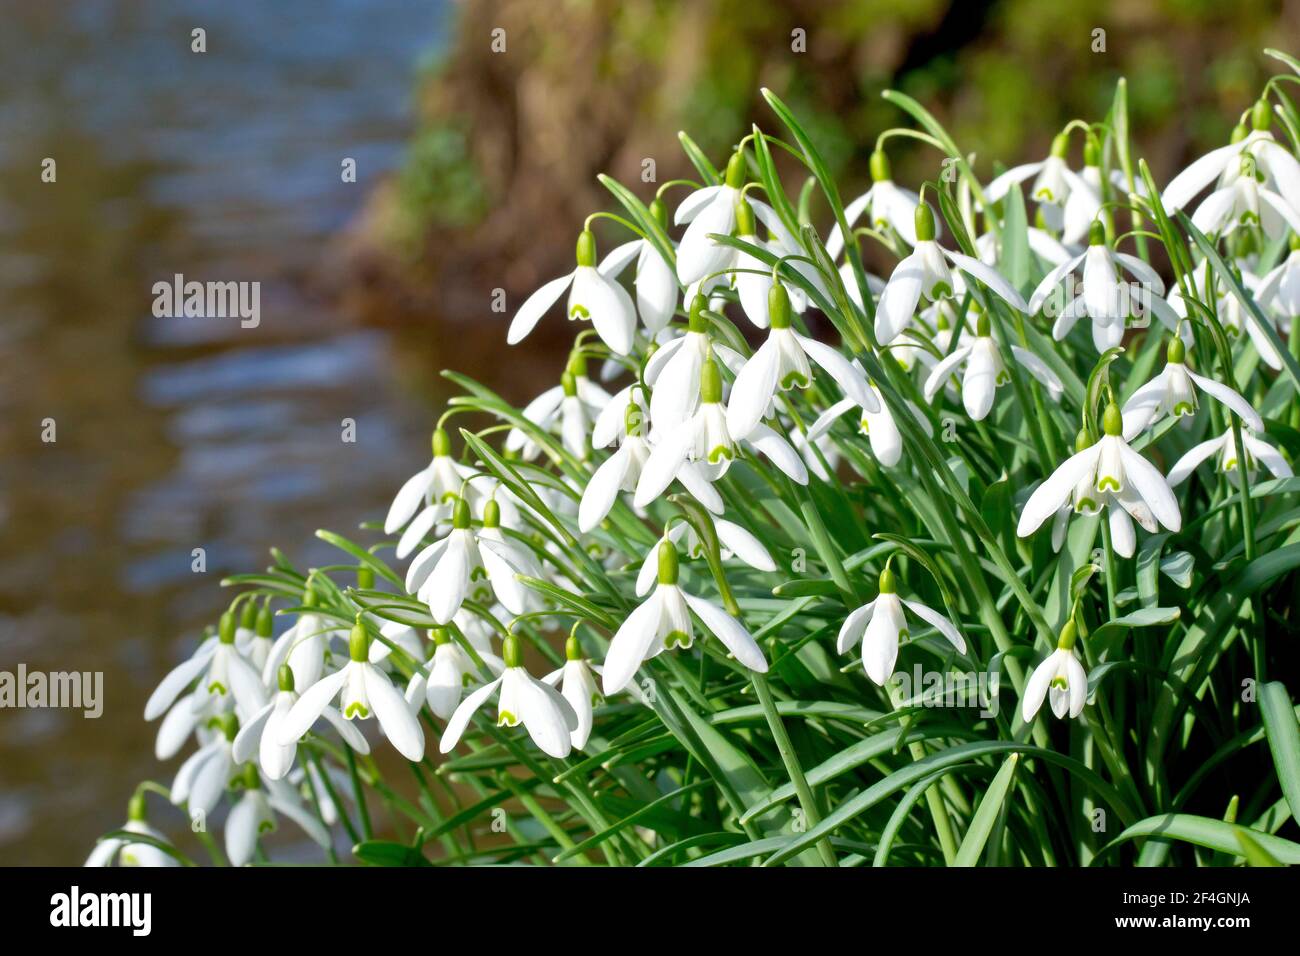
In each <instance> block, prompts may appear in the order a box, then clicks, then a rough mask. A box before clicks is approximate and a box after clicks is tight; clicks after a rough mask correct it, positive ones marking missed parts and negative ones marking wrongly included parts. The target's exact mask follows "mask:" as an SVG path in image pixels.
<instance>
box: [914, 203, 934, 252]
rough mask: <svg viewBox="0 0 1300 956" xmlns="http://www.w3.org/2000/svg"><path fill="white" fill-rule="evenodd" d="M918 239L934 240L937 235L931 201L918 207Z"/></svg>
mask: <svg viewBox="0 0 1300 956" xmlns="http://www.w3.org/2000/svg"><path fill="white" fill-rule="evenodd" d="M914 219H915V223H916V241H917V242H933V241H934V236H935V228H934V212H933V210H931V209H930V204H929V203H925V202H923V203H921V204H920V205H919V206H917V207H916V214H915V217H914Z"/></svg>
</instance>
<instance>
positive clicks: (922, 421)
mask: <svg viewBox="0 0 1300 956" xmlns="http://www.w3.org/2000/svg"><path fill="white" fill-rule="evenodd" d="M855 363H856V360H855ZM871 392H872V394H873V395H875V396H876V401H878V402H879V403H880V410H879V411H877V412H869V411H867V410H866V409H865V408H862V407H861V406H859V405H857V404H855V403H854V401H853V399H851V398H843V399H840V400H839V401H838V402H836V403H835V404H834V405H832V406H831V407H830V408H828V409H826V411H824V412H822V413H821V414H820V415H818V416H817V420H816V421H814V422H813V423H812V425H811V426H810V427H809V429H808V436H807V437H808V441H810V442H815V441H819V440H820V439H821V437H822V436H823V435H826V434H828V433H829V432H830V429H831V426H832V425H833V424H835V420H836V419H837V418H839V417H840V416H841V415H844V414H845V413H846V412H848V411H851V410H852V409H854V408H858V409H860V411H861V415H860V417H859V419H858V430H859V431H861V432H862V434H864V435H866V436H867V440H868V441H869V442H870V443H871V453H872V454H873V455H875V456H876V461H878V462H880V463H881V464H882V465H884V466H885V467H886V468H892V467H893V466H894V465H897V464H898V463H899V462H900V461H901V460H902V458H903V436H902V435H901V434H899V431H898V425H897V423H896V422H895V421H894V413H893V412H891V411H890V410H889V406H888V405H887V404H886V403H885V400H884V396H882V395H881V394H880V389H878V388H877V387H876V386H875V385H872V386H871ZM908 405H909V407H910V409H911V411H912V414H913V417H914V418H916V420H917V423H918V424H919V425H920V426H921V428H922V429H923V430H924V431H925V433H926V434H927V435H928V434H930V433H931V432H932V431H933V429H932V428H931V426H930V420H929V419H928V418H926V417H925V414H924V413H923V412H921V410H920V409H918V408H916V407H915V406H914V405H911V403H910V402H909V403H908Z"/></svg>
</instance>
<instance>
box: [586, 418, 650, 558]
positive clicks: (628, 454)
mask: <svg viewBox="0 0 1300 956" xmlns="http://www.w3.org/2000/svg"><path fill="white" fill-rule="evenodd" d="M626 408H627V411H626V414H625V417H624V434H623V441H622V442H621V443H620V444H619V446H618V450H617V451H615V452H614V454H612V455H610V456H609V457H608V458H606V459H605V460H604V461H603V462H601V464H600V467H599V468H597V469H596V470H595V472H594V473H593V474H592V476H591V480H590V481H588V482H587V487H586V488H585V489H584V490H583V492H582V501H581V502H580V503H579V504H578V528H579V530H581V531H582V532H583V533H584V534H585V533H586V532H588V531H590V530H591V529H592V528H594V527H596V525H598V524H600V523H601V522H602V521H604V520H605V516H606V515H608V514H609V512H610V509H611V508H613V507H614V502H616V501H617V500H618V493H619V492H620V491H634V490H636V484H637V482H638V481H639V480H640V478H641V469H642V468H643V467H644V466H645V463H646V461H647V460H649V458H650V446H649V444H648V443H647V442H646V440H645V438H643V437H642V432H643V431H644V427H645V416H644V414H643V413H642V411H641V409H640V407H639V406H637V405H636V404H633V403H629V404H628V405H627V406H626Z"/></svg>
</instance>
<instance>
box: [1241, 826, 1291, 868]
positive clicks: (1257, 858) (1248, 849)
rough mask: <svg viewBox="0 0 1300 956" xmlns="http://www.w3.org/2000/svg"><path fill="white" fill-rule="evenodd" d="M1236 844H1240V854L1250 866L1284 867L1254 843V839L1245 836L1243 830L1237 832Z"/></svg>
mask: <svg viewBox="0 0 1300 956" xmlns="http://www.w3.org/2000/svg"><path fill="white" fill-rule="evenodd" d="M1237 842H1238V843H1240V844H1241V854H1242V856H1244V857H1245V858H1246V862H1247V863H1248V864H1250V865H1251V866H1284V865H1285V864H1283V863H1282V861H1281V860H1279V859H1278V858H1277V857H1275V856H1274V855H1273V854H1272V853H1269V852H1268V850H1265V849H1264V848H1263V847H1262V846H1260V845H1259V843H1258V842H1256V840H1255V838H1254V837H1250V836H1247V835H1246V831H1245V830H1238V831H1237Z"/></svg>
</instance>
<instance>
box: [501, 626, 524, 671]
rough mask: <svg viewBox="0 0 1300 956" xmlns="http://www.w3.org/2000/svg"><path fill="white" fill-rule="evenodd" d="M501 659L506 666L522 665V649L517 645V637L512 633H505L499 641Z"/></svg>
mask: <svg viewBox="0 0 1300 956" xmlns="http://www.w3.org/2000/svg"><path fill="white" fill-rule="evenodd" d="M501 659H502V660H503V661H505V662H506V667H523V664H524V653H523V649H522V648H520V646H519V638H517V637H515V636H514V635H513V634H507V635H506V638H505V640H503V641H502V642H501Z"/></svg>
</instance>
